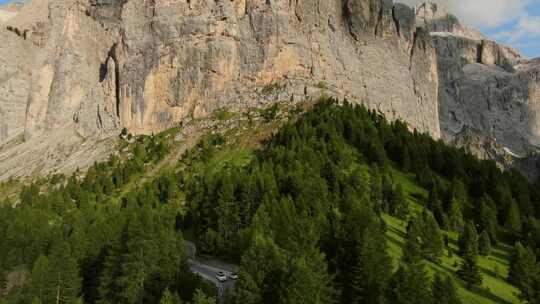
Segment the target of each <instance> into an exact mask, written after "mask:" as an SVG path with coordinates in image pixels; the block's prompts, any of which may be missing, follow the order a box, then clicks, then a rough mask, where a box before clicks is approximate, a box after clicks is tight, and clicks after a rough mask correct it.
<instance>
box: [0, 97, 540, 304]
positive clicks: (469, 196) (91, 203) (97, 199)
mask: <svg viewBox="0 0 540 304" xmlns="http://www.w3.org/2000/svg"><path fill="white" fill-rule="evenodd" d="M277 112H278V109H277V108H276V107H272V108H270V109H268V110H267V111H264V112H261V117H262V118H263V120H264V121H265V122H270V121H272V120H275V119H276V115H277ZM294 112H295V115H294V116H293V117H292V118H291V119H290V120H289V121H287V122H284V123H282V124H280V126H279V129H277V130H276V131H275V132H274V134H273V135H271V136H269V137H267V138H266V139H265V140H264V141H263V142H262V143H261V144H260V146H258V148H257V149H252V151H251V152H250V153H251V154H250V157H249V158H248V160H247V161H246V162H244V163H242V164H237V165H220V166H214V167H212V168H210V169H209V168H208V166H205V164H209V163H212V162H213V159H214V158H213V157H214V156H215V155H217V154H218V153H220V152H219V151H220V149H221V148H222V147H224V146H225V145H226V143H227V141H228V138H227V136H225V135H222V134H216V133H214V134H208V135H207V136H204V137H203V139H202V140H201V141H200V143H199V144H198V145H197V146H196V147H195V148H194V149H191V150H189V151H187V152H185V153H184V155H183V157H182V159H181V160H180V161H178V162H179V163H180V162H181V163H182V165H175V166H173V167H172V168H171V169H169V170H162V171H160V172H159V173H156V174H155V175H154V176H152V178H146V179H145V180H144V181H143V182H141V179H140V176H141V175H144V173H145V172H148V170H149V169H148V168H151V167H152V164H156V163H159V162H160V161H162V160H163V159H164V158H165V157H167V155H168V154H169V151H170V150H171V149H172V148H173V147H172V145H174V143H173V142H171V141H170V140H166V138H167V137H166V136H165V135H163V134H160V135H155V136H140V137H134V138H131V135H127V134H123V137H129V138H130V141H131V143H130V144H129V151H130V153H129V154H128V155H127V156H126V155H123V154H118V155H116V154H115V155H111V157H110V158H109V160H108V161H107V162H103V163H97V164H95V165H94V166H93V167H91V168H90V169H89V170H88V172H86V173H84V174H83V173H80V172H76V173H74V174H73V175H72V176H69V177H64V176H52V177H49V178H48V179H44V180H40V181H36V182H35V183H33V184H30V185H26V186H24V187H23V189H22V191H21V192H20V195H18V196H17V197H16V198H15V199H10V198H6V199H5V202H4V203H2V204H1V205H0V248H1V249H2V250H0V275H1V277H0V278H1V280H2V285H1V286H2V287H3V288H2V295H3V296H2V297H0V303H32V304H34V303H43V304H45V303H176V304H179V303H193V304H202V303H218V302H221V301H224V302H230V303H236V304H256V303H268V304H270V303H271V304H275V303H283V304H285V303H291V304H292V303H309V304H311V303H313V304H315V303H321V304H322V303H336V304H337V303H343V304H345V303H347V304H349V303H355V304H356V303H370V304H371V303H374V304H377V303H396V304H401V303H403V304H406V303H415V304H423V303H452V304H458V303H467V298H464V296H463V294H464V293H465V292H469V291H470V292H474V293H479V294H482V295H485V297H484V299H491V302H487V303H507V302H509V301H508V300H506V301H505V300H502V299H499V298H497V297H496V296H495V295H494V293H493V292H494V291H493V290H489V288H486V286H488V287H489V286H490V284H491V281H490V282H489V284H488V283H486V278H487V277H488V276H490V277H498V278H499V279H500V281H501V282H504V284H506V285H504V286H513V287H512V288H514V290H515V292H509V293H510V294H511V296H513V297H514V298H515V299H516V301H521V302H523V303H540V263H539V262H538V259H539V257H540V250H539V249H540V222H539V220H538V218H539V217H540V204H539V202H540V187H538V184H531V183H529V182H528V181H527V180H526V179H525V178H524V177H522V176H521V175H520V174H519V173H517V172H503V171H501V170H500V169H499V168H498V167H497V166H496V164H495V163H494V162H492V161H480V160H478V159H477V158H475V157H474V156H472V155H470V154H467V153H465V152H464V151H463V150H461V149H458V148H455V147H450V146H448V145H445V144H444V143H443V142H442V141H435V140H433V139H432V138H431V137H430V136H429V135H426V134H420V133H418V132H415V131H411V130H410V129H409V127H408V126H407V125H406V124H405V123H403V122H401V121H395V122H389V121H387V120H386V119H385V118H384V116H382V115H381V114H379V113H377V112H374V111H369V110H367V109H366V108H365V107H363V106H358V105H352V104H349V103H347V102H343V103H337V102H336V101H335V100H332V99H328V98H324V99H322V100H321V101H320V102H319V103H317V104H316V105H315V106H313V107H312V108H310V109H309V110H307V111H294ZM300 112H301V113H300ZM201 164H202V165H201ZM404 177H407V178H408V180H407V182H403V180H404ZM136 181H138V182H136ZM411 185H414V187H416V188H418V189H423V190H424V191H425V195H423V196H422V195H418V193H416V194H415V193H413V192H412V191H411V190H410V187H412V186H411ZM0 200H1V198H0ZM396 223H403V225H404V226H405V227H406V229H405V230H404V231H402V232H401V231H398V229H397V228H396V227H397V226H396ZM398 233H401V235H400V239H401V240H402V241H401V243H400V244H399V246H397V245H396V243H397V242H396V240H395V239H392V238H389V235H393V234H398ZM185 239H189V240H190V241H193V242H194V243H195V244H196V245H197V248H198V251H200V252H202V253H204V254H207V255H211V256H214V257H219V258H222V259H226V260H227V261H230V262H231V263H234V264H236V265H238V274H239V279H238V281H237V282H236V287H235V291H234V294H232V295H231V296H230V297H228V298H226V299H221V298H220V297H219V294H218V292H217V291H216V288H215V287H214V286H213V284H211V283H210V282H208V281H206V280H204V279H203V278H201V277H199V276H198V275H196V274H194V273H192V272H191V270H190V259H191V257H190V256H189V254H188V252H187V249H186V244H185ZM396 247H399V254H396V250H395V248H396ZM503 249H504V250H506V251H508V252H509V257H508V258H507V259H506V258H504V257H500V255H501V253H500V252H502V251H501V250H503ZM454 256H457V257H459V258H458V259H456V260H455V261H459V263H457V262H456V264H455V265H452V267H453V268H452V269H444V268H445V267H446V266H445V265H446V264H447V262H446V261H447V260H448V259H449V258H453V257H454ZM494 259H498V260H504V262H505V263H506V264H505V265H507V268H508V269H507V271H496V270H493V269H485V267H484V265H483V264H482V263H480V262H479V261H487V260H490V261H491V260H494ZM446 268H448V267H446ZM434 269H435V271H434ZM439 269H440V271H439ZM492 272H493V273H492ZM501 286H502V285H501ZM462 290H465V291H462ZM513 293H515V295H514V294H513Z"/></svg>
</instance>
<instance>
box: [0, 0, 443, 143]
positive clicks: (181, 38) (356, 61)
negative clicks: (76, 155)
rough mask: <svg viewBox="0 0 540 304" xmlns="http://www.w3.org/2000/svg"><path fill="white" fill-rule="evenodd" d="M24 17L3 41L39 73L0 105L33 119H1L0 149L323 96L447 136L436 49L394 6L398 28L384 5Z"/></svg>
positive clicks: (57, 4)
mask: <svg viewBox="0 0 540 304" xmlns="http://www.w3.org/2000/svg"><path fill="white" fill-rule="evenodd" d="M25 9H26V11H27V12H29V13H26V12H25ZM25 9H23V11H22V12H21V13H20V14H19V15H18V16H17V17H16V18H15V20H11V21H9V22H8V23H7V26H6V30H5V31H3V35H4V36H5V39H6V40H8V41H12V42H11V43H18V44H21V46H20V47H17V49H22V50H24V51H26V52H28V53H31V55H29V56H24V54H22V56H20V57H21V58H20V59H19V60H15V58H13V56H8V55H9V54H6V56H2V57H3V59H5V60H7V61H9V62H10V63H9V64H11V65H22V64H23V63H27V62H28V61H31V62H32V63H31V64H27V65H28V66H29V67H28V68H26V69H25V68H20V70H21V74H25V75H24V76H25V77H27V78H28V77H29V78H30V79H29V81H24V83H25V84H26V86H27V88H24V87H22V88H18V91H19V95H20V96H19V98H13V97H4V99H3V101H2V104H1V106H0V108H2V109H7V108H11V107H8V106H6V104H7V103H8V102H9V103H17V105H18V106H19V107H20V108H21V109H25V111H20V110H19V111H18V113H17V114H15V115H13V117H18V118H17V119H13V120H12V119H10V121H9V122H7V120H5V119H4V120H3V121H5V122H6V123H4V126H3V130H4V131H3V133H2V134H3V135H2V137H0V139H1V140H2V141H6V140H9V139H10V138H12V137H13V136H15V135H16V134H18V133H19V132H20V130H21V129H22V128H24V130H25V137H26V139H30V138H31V137H33V136H36V135H37V134H43V133H46V132H49V131H50V130H52V129H56V128H74V129H75V130H77V132H78V133H79V134H80V135H82V136H84V137H91V136H108V135H109V134H110V133H111V132H114V131H115V130H117V129H118V128H119V127H123V126H125V127H127V128H128V129H129V130H131V131H132V132H135V133H151V132H157V131H160V130H163V129H165V128H167V127H170V126H172V125H174V124H175V123H177V122H179V121H181V120H182V119H185V118H186V117H204V116H207V115H209V113H211V112H212V111H213V110H214V109H216V108H219V107H228V108H231V109H233V110H238V109H241V108H244V107H247V106H256V105H259V104H262V103H268V102H272V101H275V100H283V99H287V100H289V99H290V100H292V101H296V100H304V99H305V98H306V97H309V96H310V95H316V94H317V91H319V90H320V87H323V86H324V87H327V88H328V89H329V90H331V91H332V93H333V94H337V95H339V96H343V97H350V98H351V99H354V100H361V101H364V102H367V103H369V104H370V105H371V106H372V107H374V108H378V109H380V110H381V111H383V112H385V113H387V114H389V115H390V116H391V117H401V118H404V119H406V120H408V121H409V122H410V123H411V125H412V126H414V127H417V128H419V129H421V130H422V131H428V132H431V133H432V134H433V135H434V136H436V137H438V136H439V135H440V133H439V125H438V105H437V100H436V96H437V87H438V83H437V68H436V58H435V52H434V49H433V47H432V45H431V41H430V39H429V36H427V35H425V34H422V33H419V32H417V31H416V29H415V26H414V23H412V22H411V20H413V19H414V13H413V12H412V11H411V9H407V8H404V7H402V6H397V8H396V14H395V16H396V18H394V6H393V3H392V1H389V0H386V1H381V0H339V1H337V0H336V1H322V0H302V1H277V0H276V1H266V0H235V1H225V0H218V1H215V0H206V1H204V0H194V1H187V0H186V1H183V0H176V1H173V0H171V1H145V0H131V1H122V0H118V1H114V0H70V1H60V0H49V1H45V0H42V1H32V2H30V3H29V4H28V5H27V6H26V7H25ZM416 34H418V35H416ZM398 37H400V38H398ZM415 37H416V38H418V39H415ZM2 49H3V51H4V52H5V53H13V51H12V50H13V49H14V48H13V47H8V46H4V47H2ZM29 75H30V76H29ZM21 77H22V76H21ZM5 83H6V81H3V82H2V84H3V85H4V84H5ZM322 83H324V85H322ZM389 84H391V85H389ZM264 87H272V88H274V90H270V91H271V94H262V92H261V91H264V92H266V93H268V91H269V90H261V88H264ZM4 91H5V90H4ZM8 95H9V94H8ZM22 113H24V117H25V119H24V120H25V125H24V126H22V125H21V123H20V122H21V121H22V119H20V117H21V116H22ZM9 116H10V117H11V115H9Z"/></svg>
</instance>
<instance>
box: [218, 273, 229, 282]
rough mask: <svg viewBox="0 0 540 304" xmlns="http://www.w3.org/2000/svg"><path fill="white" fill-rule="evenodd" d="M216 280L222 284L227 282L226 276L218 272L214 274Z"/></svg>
mask: <svg viewBox="0 0 540 304" xmlns="http://www.w3.org/2000/svg"><path fill="white" fill-rule="evenodd" d="M216 279H217V280H218V281H220V282H222V283H223V282H225V281H227V275H226V274H225V273H224V272H223V271H218V272H217V273H216Z"/></svg>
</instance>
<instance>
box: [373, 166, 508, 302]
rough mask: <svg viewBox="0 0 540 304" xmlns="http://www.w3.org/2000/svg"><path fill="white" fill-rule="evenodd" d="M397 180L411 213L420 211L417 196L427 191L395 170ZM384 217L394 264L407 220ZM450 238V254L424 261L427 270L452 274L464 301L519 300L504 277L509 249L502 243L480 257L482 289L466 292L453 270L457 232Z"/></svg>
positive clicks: (399, 252) (399, 254)
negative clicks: (431, 261)
mask: <svg viewBox="0 0 540 304" xmlns="http://www.w3.org/2000/svg"><path fill="white" fill-rule="evenodd" d="M393 173H394V178H395V180H396V182H398V183H401V184H402V185H403V189H404V190H405V192H406V193H407V197H408V199H409V200H410V202H411V207H412V209H413V211H414V212H421V211H422V208H423V207H422V206H421V202H420V201H419V200H418V197H422V198H427V196H428V192H427V191H426V190H425V189H423V188H421V187H419V186H418V185H417V184H416V183H415V182H414V176H412V175H407V174H403V173H402V172H399V171H394V172H393ZM383 217H384V220H385V221H386V223H387V224H388V232H387V236H388V240H389V242H388V245H389V251H390V255H391V256H392V258H393V259H394V264H395V266H396V267H397V264H398V262H399V259H400V257H401V254H402V249H401V248H402V246H403V245H404V243H405V240H404V237H405V233H406V226H407V223H406V222H405V221H402V220H400V219H397V218H395V217H392V216H389V215H384V216H383ZM448 236H449V238H450V243H451V244H450V246H451V248H452V249H453V252H454V253H453V255H452V257H448V255H446V256H445V257H443V259H442V263H441V265H437V264H434V263H430V262H427V263H426V265H427V266H428V267H427V269H428V271H429V272H430V273H431V274H434V273H435V272H439V273H441V274H444V275H451V276H452V277H453V278H454V280H455V281H456V282H457V283H458V288H459V294H460V296H461V298H462V299H463V303H466V304H484V303H519V300H518V299H517V297H516V293H517V292H518V290H517V289H516V288H515V287H513V286H512V285H510V284H508V283H507V282H506V281H505V279H504V278H506V276H507V275H508V261H509V254H510V252H509V250H510V248H509V247H508V246H506V245H501V246H500V247H498V248H494V250H493V253H492V255H491V256H488V257H480V258H479V260H478V262H479V266H480V267H481V268H482V271H483V277H484V281H483V283H482V288H481V289H478V290H475V291H469V290H467V289H466V288H465V287H464V285H463V283H462V282H461V281H460V280H459V278H458V277H457V276H456V274H455V272H456V270H457V269H458V268H459V265H460V264H461V258H459V257H458V256H457V254H456V253H457V251H458V248H457V240H458V234H457V233H448Z"/></svg>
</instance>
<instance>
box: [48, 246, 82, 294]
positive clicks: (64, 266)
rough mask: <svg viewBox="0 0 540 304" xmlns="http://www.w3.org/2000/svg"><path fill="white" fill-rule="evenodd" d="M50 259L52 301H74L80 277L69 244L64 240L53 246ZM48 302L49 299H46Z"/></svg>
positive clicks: (78, 290)
mask: <svg viewBox="0 0 540 304" xmlns="http://www.w3.org/2000/svg"><path fill="white" fill-rule="evenodd" d="M49 260H50V273H49V279H50V281H51V283H49V284H50V285H49V286H51V290H52V293H53V294H52V296H53V298H54V300H53V303H67V302H70V301H75V300H76V299H77V296H78V295H79V293H80V290H81V283H82V281H81V278H80V276H79V266H78V264H77V260H76V259H75V258H74V257H73V255H72V254H71V249H70V247H69V245H68V244H67V243H66V242H64V241H59V243H58V244H57V245H56V246H54V247H53V249H52V252H51V255H50V257H49ZM46 302H47V303H49V301H46Z"/></svg>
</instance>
